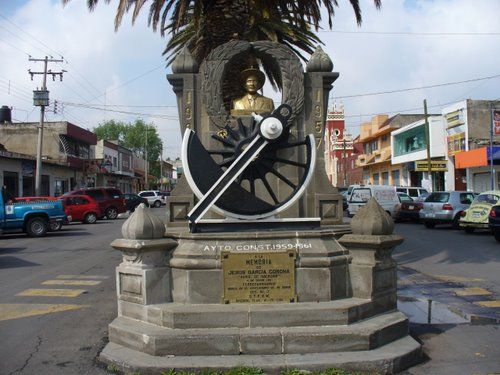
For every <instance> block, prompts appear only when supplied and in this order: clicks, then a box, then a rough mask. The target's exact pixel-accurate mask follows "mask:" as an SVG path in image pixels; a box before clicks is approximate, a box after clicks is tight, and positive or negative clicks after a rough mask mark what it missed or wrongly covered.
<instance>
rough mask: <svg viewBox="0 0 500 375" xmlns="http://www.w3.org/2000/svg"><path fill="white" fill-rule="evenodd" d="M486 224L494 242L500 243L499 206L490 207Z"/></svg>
mask: <svg viewBox="0 0 500 375" xmlns="http://www.w3.org/2000/svg"><path fill="white" fill-rule="evenodd" d="M488 222H489V227H490V229H491V231H492V232H493V236H495V240H497V241H498V242H500V206H493V207H491V210H490V214H489V216H488Z"/></svg>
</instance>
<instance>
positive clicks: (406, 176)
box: [391, 116, 452, 191]
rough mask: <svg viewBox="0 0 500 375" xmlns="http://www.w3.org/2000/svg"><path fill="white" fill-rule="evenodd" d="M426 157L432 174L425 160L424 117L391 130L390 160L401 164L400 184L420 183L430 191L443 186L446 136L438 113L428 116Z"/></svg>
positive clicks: (442, 188)
mask: <svg viewBox="0 0 500 375" xmlns="http://www.w3.org/2000/svg"><path fill="white" fill-rule="evenodd" d="M428 123H429V139H430V143H429V145H430V147H429V156H430V161H431V163H430V166H431V173H430V175H429V168H428V163H427V161H428V160H427V136H426V123H425V120H423V119H422V120H419V121H416V122H414V123H412V124H409V125H407V126H404V127H402V128H400V129H398V130H395V131H393V132H392V133H391V150H392V155H391V163H392V165H393V166H397V165H399V166H400V167H401V169H400V170H401V171H402V173H401V175H400V179H399V184H395V185H401V186H421V187H424V188H426V189H427V190H429V191H437V190H444V189H445V172H447V171H448V169H449V168H452V166H451V165H448V158H447V157H446V142H445V141H446V137H445V131H444V122H443V119H442V117H441V116H429V117H428Z"/></svg>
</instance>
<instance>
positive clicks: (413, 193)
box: [408, 189, 419, 197]
mask: <svg viewBox="0 0 500 375" xmlns="http://www.w3.org/2000/svg"><path fill="white" fill-rule="evenodd" d="M408 195H409V196H410V197H418V196H419V194H418V189H408Z"/></svg>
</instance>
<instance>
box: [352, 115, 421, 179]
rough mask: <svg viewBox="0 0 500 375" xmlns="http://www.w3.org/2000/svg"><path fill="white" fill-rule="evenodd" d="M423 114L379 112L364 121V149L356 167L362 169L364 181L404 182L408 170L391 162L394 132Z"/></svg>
mask: <svg viewBox="0 0 500 375" xmlns="http://www.w3.org/2000/svg"><path fill="white" fill-rule="evenodd" d="M423 117H424V115H420V114H417V115H415V114H409V115H402V114H398V115H395V116H393V117H389V116H388V115H377V116H374V117H372V119H371V121H370V122H366V123H363V124H362V125H361V129H360V138H359V141H360V142H361V143H362V145H363V153H362V154H361V155H359V156H358V157H357V160H356V167H359V168H362V169H363V181H362V182H363V184H371V185H393V186H400V185H401V182H402V176H403V174H404V173H405V171H404V166H403V165H401V164H398V165H392V163H391V156H392V149H391V132H393V131H395V130H398V129H400V128H401V127H403V126H405V125H408V124H411V123H412V122H415V121H418V120H420V119H422V118H423Z"/></svg>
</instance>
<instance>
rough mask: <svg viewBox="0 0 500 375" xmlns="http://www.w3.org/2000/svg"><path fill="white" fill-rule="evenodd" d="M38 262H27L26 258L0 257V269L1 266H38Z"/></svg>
mask: <svg viewBox="0 0 500 375" xmlns="http://www.w3.org/2000/svg"><path fill="white" fill-rule="evenodd" d="M39 265H40V264H39V263H33V262H29V261H27V260H23V259H19V258H16V257H11V256H1V257H0V269H3V268H20V267H33V266H39Z"/></svg>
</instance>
